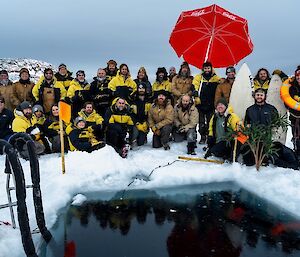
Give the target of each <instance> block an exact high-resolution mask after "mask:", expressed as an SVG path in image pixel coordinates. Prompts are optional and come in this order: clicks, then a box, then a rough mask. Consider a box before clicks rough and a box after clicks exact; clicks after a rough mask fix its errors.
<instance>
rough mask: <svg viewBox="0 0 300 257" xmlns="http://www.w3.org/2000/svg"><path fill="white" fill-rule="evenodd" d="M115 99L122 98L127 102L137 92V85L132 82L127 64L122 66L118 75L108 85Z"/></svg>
mask: <svg viewBox="0 0 300 257" xmlns="http://www.w3.org/2000/svg"><path fill="white" fill-rule="evenodd" d="M108 88H109V89H110V90H111V91H112V95H113V98H116V97H122V98H123V99H125V100H126V101H127V102H128V101H131V100H132V99H131V96H132V95H133V94H134V93H135V91H136V88H137V87H136V83H135V82H134V81H133V80H132V78H131V76H130V72H129V68H128V66H127V64H124V63H123V64H121V65H120V69H119V71H118V73H117V75H116V76H115V77H114V78H112V80H111V81H110V82H109V83H108Z"/></svg>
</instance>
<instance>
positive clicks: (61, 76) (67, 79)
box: [54, 63, 74, 90]
mask: <svg viewBox="0 0 300 257" xmlns="http://www.w3.org/2000/svg"><path fill="white" fill-rule="evenodd" d="M54 76H55V78H56V80H57V82H59V83H61V84H62V85H63V86H64V87H65V89H66V90H68V88H69V87H70V84H71V81H72V80H73V79H74V78H73V77H72V72H70V71H69V70H68V69H67V65H65V64H63V63H61V64H60V65H59V66H58V72H56V73H55V75H54Z"/></svg>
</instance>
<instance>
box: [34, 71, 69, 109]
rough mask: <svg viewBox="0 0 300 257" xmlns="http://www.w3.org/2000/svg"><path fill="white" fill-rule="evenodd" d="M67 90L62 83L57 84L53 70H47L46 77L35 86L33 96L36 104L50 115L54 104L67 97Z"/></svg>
mask: <svg viewBox="0 0 300 257" xmlns="http://www.w3.org/2000/svg"><path fill="white" fill-rule="evenodd" d="M66 92H67V91H66V89H65V87H64V86H63V84H62V83H60V82H57V80H56V78H55V77H54V75H53V70H52V69H50V68H46V69H45V70H44V76H43V77H41V78H40V80H39V81H38V82H37V83H36V84H35V86H34V87H33V89H32V94H33V96H34V98H35V100H36V102H37V103H38V104H40V105H42V106H43V108H44V112H45V114H49V113H50V110H51V107H52V105H53V104H55V103H58V102H59V100H61V99H64V98H65V97H66Z"/></svg>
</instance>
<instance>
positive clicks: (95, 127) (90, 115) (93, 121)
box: [78, 102, 104, 140]
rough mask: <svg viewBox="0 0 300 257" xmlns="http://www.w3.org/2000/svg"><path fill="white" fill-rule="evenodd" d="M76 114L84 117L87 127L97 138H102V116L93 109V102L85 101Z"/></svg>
mask: <svg viewBox="0 0 300 257" xmlns="http://www.w3.org/2000/svg"><path fill="white" fill-rule="evenodd" d="M78 116H79V117H82V118H84V120H85V121H86V123H87V127H88V129H89V130H90V131H91V132H93V134H94V135H95V136H96V138H97V139H99V140H103V137H104V133H103V118H102V116H101V115H100V114H98V113H97V112H96V110H95V109H94V104H93V102H85V103H84V106H83V108H82V110H81V111H80V112H78Z"/></svg>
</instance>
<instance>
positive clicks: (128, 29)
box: [0, 0, 300, 77]
mask: <svg viewBox="0 0 300 257" xmlns="http://www.w3.org/2000/svg"><path fill="white" fill-rule="evenodd" d="M213 3H216V4H218V5H220V6H222V7H223V8H225V9H228V10H229V11H231V12H233V13H235V14H237V15H239V16H242V17H244V18H246V19H247V20H248V24H249V31H250V36H251V38H252V41H253V43H254V51H253V53H252V54H251V55H250V56H248V57H247V58H245V59H244V60H242V61H241V62H240V64H241V63H242V62H244V61H246V62H247V63H248V65H249V66H250V69H251V70H252V73H255V72H256V71H257V69H258V68H260V67H266V68H268V69H269V70H270V71H272V70H273V69H274V68H281V69H282V70H284V71H285V72H287V73H289V74H292V73H293V72H294V70H295V68H296V66H297V65H299V64H300V58H299V57H300V53H299V52H300V51H299V42H300V34H299V10H300V1H299V0H286V1H282V0H280V1H279V0H273V1H262V0H239V1H237V0H226V1H225V0H224V1H214V2H213V1H204V0H197V1H195V0H148V1H146V0H144V1H143V0H140V1H138V0H127V1H121V0H115V1H107V0H106V1H102V0H85V1H76V0H52V1H44V0H26V1H23V0H10V1H8V0H6V1H2V2H1V21H0V24H1V40H0V58H32V59H38V60H43V61H47V62H50V63H52V64H54V65H56V66H58V64H59V63H62V62H63V63H66V64H67V65H68V66H69V67H70V69H71V70H72V71H76V70H78V69H83V70H86V71H87V74H88V77H92V76H93V75H94V73H96V70H97V68H98V67H104V66H106V61H107V60H109V59H115V60H116V61H117V62H118V64H121V63H123V62H124V63H127V64H128V65H129V68H130V71H131V73H132V75H133V76H134V77H135V76H136V72H137V69H138V67H139V66H145V67H146V69H147V70H148V73H150V74H154V73H155V71H156V68H157V67H159V66H165V67H166V68H167V69H168V68H169V67H170V66H172V65H174V66H175V67H176V68H178V67H179V65H180V63H181V62H182V59H179V58H178V57H177V55H176V53H175V52H174V50H173V49H172V47H171V46H170V44H169V36H170V33H171V31H172V29H173V27H174V25H175V23H176V21H177V18H178V16H179V15H180V13H181V12H182V11H186V10H191V9H196V8H202V7H205V6H207V5H211V4H213ZM240 64H239V66H240ZM193 72H194V73H196V72H198V71H197V69H193ZM220 72H223V71H220ZM219 75H222V76H223V75H224V74H219Z"/></svg>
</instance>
